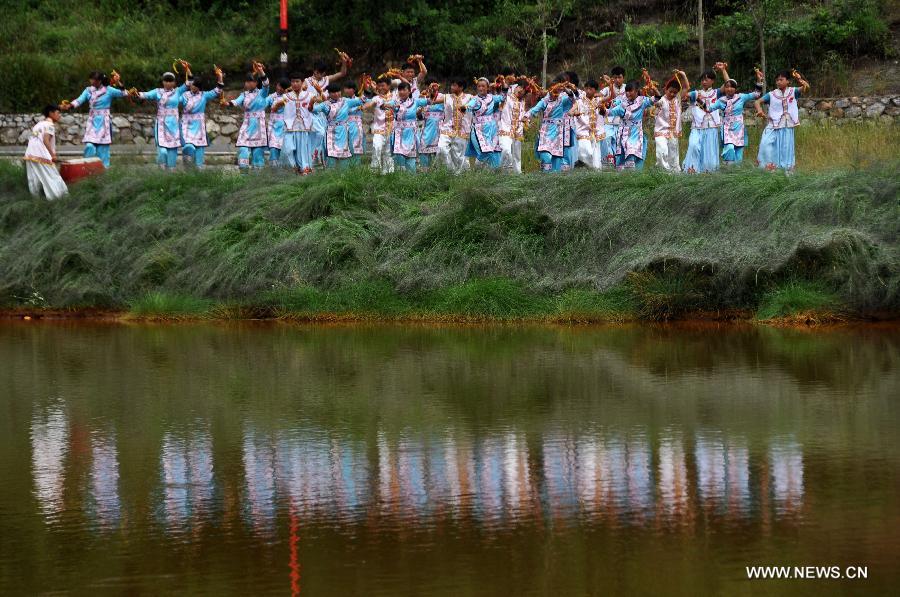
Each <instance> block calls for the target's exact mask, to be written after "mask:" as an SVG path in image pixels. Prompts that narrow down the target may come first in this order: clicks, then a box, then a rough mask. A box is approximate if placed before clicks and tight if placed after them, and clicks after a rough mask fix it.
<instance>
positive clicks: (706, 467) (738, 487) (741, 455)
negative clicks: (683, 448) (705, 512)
mask: <svg viewBox="0 0 900 597" xmlns="http://www.w3.org/2000/svg"><path fill="white" fill-rule="evenodd" d="M694 459H695V463H696V466H697V493H698V495H699V496H700V500H701V502H702V505H703V506H704V507H705V508H707V509H710V510H713V511H715V510H720V511H721V510H727V512H728V513H729V514H730V515H743V514H745V513H746V512H748V511H749V509H750V462H749V453H748V451H747V446H746V444H745V443H744V442H743V440H740V439H738V440H728V441H726V440H725V439H723V438H722V437H721V436H720V435H718V434H698V435H697V438H696V440H695V443H694Z"/></svg>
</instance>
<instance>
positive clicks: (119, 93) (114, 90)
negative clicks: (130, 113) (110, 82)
mask: <svg viewBox="0 0 900 597" xmlns="http://www.w3.org/2000/svg"><path fill="white" fill-rule="evenodd" d="M106 92H107V93H109V95H110V96H111V97H113V98H116V99H117V98H120V97H125V96H126V95H128V92H127V91H125V90H124V89H119V88H118V87H107V88H106Z"/></svg>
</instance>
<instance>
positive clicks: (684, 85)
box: [674, 69, 691, 102]
mask: <svg viewBox="0 0 900 597" xmlns="http://www.w3.org/2000/svg"><path fill="white" fill-rule="evenodd" d="M674 73H675V80H676V81H678V86H679V87H680V88H681V101H683V102H686V101H688V92H689V91H690V90H691V82H690V81H688V77H687V73H685V72H684V71H683V70H678V69H675V71H674Z"/></svg>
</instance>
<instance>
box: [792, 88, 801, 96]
mask: <svg viewBox="0 0 900 597" xmlns="http://www.w3.org/2000/svg"><path fill="white" fill-rule="evenodd" d="M800 92H801V89H800V88H799V87H794V97H796V98H797V99H800Z"/></svg>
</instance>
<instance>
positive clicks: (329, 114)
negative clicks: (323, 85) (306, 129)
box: [312, 83, 363, 168]
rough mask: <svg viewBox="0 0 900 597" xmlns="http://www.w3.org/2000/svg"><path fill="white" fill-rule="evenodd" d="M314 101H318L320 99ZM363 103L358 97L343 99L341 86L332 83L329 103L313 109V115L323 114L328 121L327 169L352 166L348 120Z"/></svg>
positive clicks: (326, 131) (326, 142) (329, 87)
mask: <svg viewBox="0 0 900 597" xmlns="http://www.w3.org/2000/svg"><path fill="white" fill-rule="evenodd" d="M314 101H318V99H316V100H314ZM362 103H363V102H362V100H361V99H359V98H358V97H341V86H340V85H338V84H337V83H331V84H330V85H328V101H325V102H323V103H317V104H316V105H315V107H313V109H312V112H313V114H321V115H323V116H324V117H325V119H326V125H325V158H326V160H325V166H326V167H327V168H346V167H347V166H349V165H350V158H351V157H352V156H353V153H352V152H351V150H350V131H349V126H348V120H349V118H350V111H351V110H352V109H353V108H358V107H359V106H361V105H362Z"/></svg>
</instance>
